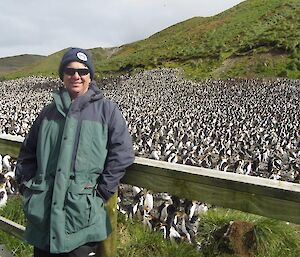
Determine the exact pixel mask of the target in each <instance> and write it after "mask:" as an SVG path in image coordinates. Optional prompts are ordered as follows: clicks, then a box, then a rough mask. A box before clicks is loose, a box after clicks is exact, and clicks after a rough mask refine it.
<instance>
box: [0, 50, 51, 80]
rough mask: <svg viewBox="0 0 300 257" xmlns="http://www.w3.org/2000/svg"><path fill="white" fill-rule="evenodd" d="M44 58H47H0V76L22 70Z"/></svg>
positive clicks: (30, 56) (35, 56) (20, 56)
mask: <svg viewBox="0 0 300 257" xmlns="http://www.w3.org/2000/svg"><path fill="white" fill-rule="evenodd" d="M45 58H47V57H46V56H41V55H29V54H24V55H18V56H11V57H5V58H0V76H1V75H2V74H5V73H7V72H11V71H16V70H19V69H22V68H24V67H26V66H29V65H31V64H33V63H36V62H38V61H41V60H44V59H45Z"/></svg>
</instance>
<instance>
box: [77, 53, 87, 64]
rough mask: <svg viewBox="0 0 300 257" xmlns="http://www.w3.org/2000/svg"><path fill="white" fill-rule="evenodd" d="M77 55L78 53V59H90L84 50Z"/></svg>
mask: <svg viewBox="0 0 300 257" xmlns="http://www.w3.org/2000/svg"><path fill="white" fill-rule="evenodd" d="M76 55H77V57H78V59H79V60H81V61H84V62H86V61H87V59H88V58H87V56H86V54H84V53H82V52H78V53H77V54H76Z"/></svg>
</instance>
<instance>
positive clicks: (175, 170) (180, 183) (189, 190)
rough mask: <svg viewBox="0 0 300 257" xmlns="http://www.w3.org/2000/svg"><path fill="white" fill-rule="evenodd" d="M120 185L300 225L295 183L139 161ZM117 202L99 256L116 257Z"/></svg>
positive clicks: (6, 146)
mask: <svg viewBox="0 0 300 257" xmlns="http://www.w3.org/2000/svg"><path fill="white" fill-rule="evenodd" d="M21 142H22V139H21V138H19V139H17V140H15V138H10V137H7V136H2V137H1V136H0V153H1V152H2V153H7V154H10V155H12V156H17V154H18V151H19V147H20V143H21ZM122 182H123V183H126V184H130V185H137V186H140V187H145V188H147V189H151V190H153V191H155V192H168V193H169V194H171V195H177V196H178V197H181V198H187V199H193V200H199V201H202V202H206V203H210V204H213V205H216V206H220V207H225V208H231V209H236V210H241V211H244V212H248V213H253V214H258V215H261V216H265V217H270V218H275V219H279V220H284V221H288V222H292V223H296V224H300V184H295V183H289V182H283V181H276V180H270V179H265V178H259V177H251V176H246V175H240V174H235V173H225V172H223V171H218V170H211V169H205V168H200V167H193V166H187V165H181V164H171V163H168V162H163V161H155V160H150V159H145V158H139V157H136V159H135V162H134V164H133V165H132V166H131V167H130V168H129V169H128V170H127V173H126V175H125V177H124V178H123V179H122ZM116 202H117V195H116V194H115V195H114V196H113V197H112V199H111V200H110V201H109V202H108V209H109V212H110V217H111V221H112V224H113V233H112V234H111V235H110V237H109V238H108V239H107V240H106V241H105V242H104V243H103V244H102V245H101V249H102V254H101V255H100V254H99V255H98V256H110V257H113V256H116V225H117V211H116ZM9 222H11V221H7V220H5V219H3V218H1V219H0V228H1V229H2V230H5V231H6V232H8V233H11V234H13V235H14V236H17V237H18V238H22V235H23V232H24V228H23V227H21V226H19V225H17V224H13V223H9ZM16 231H17V232H16ZM103 253H104V254H103Z"/></svg>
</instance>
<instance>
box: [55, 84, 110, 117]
mask: <svg viewBox="0 0 300 257" xmlns="http://www.w3.org/2000/svg"><path fill="white" fill-rule="evenodd" d="M53 98H54V102H55V105H56V108H57V109H58V111H59V112H60V113H61V114H63V116H65V115H66V113H67V112H68V109H69V107H70V105H71V104H72V101H71V98H70V95H69V93H68V91H67V90H66V88H65V87H60V88H59V90H57V91H55V92H53ZM102 98H104V95H103V93H102V91H101V90H100V89H99V88H98V87H97V85H96V82H95V81H94V80H93V81H91V83H90V86H89V89H88V91H87V92H86V93H85V94H84V95H82V96H78V97H77V98H76V99H75V100H74V101H73V102H74V103H73V104H72V105H74V106H75V107H76V108H78V109H81V108H82V107H83V106H85V105H86V104H87V103H88V102H94V101H98V100H100V99H102Z"/></svg>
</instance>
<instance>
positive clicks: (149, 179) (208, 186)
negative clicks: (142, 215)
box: [122, 157, 300, 224]
mask: <svg viewBox="0 0 300 257" xmlns="http://www.w3.org/2000/svg"><path fill="white" fill-rule="evenodd" d="M122 182H123V183H127V184H131V185H137V186H141V187H145V188H147V189H151V190H153V191H157V192H168V193H169V194H173V195H177V196H179V197H182V198H187V199H192V200H199V201H202V202H206V203H210V204H213V205H217V206H220V207H226V208H231V209H237V210H241V211H244V212H249V213H253V214H258V215H261V216H265V217H270V218H275V219H280V220H285V221H289V222H293V223H297V224H300V184H295V183H289V182H284V181H277V180H270V179H266V178H260V177H252V176H247V175H241V174H236V173H226V172H223V171H218V170H211V169H205V168H200V167H194V166H187V165H181V164H171V163H168V162H163V161H155V160H150V159H145V158H138V157H136V159H135V163H134V164H133V165H132V166H131V167H130V168H129V169H128V171H127V173H126V175H125V177H124V178H123V180H122Z"/></svg>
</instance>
